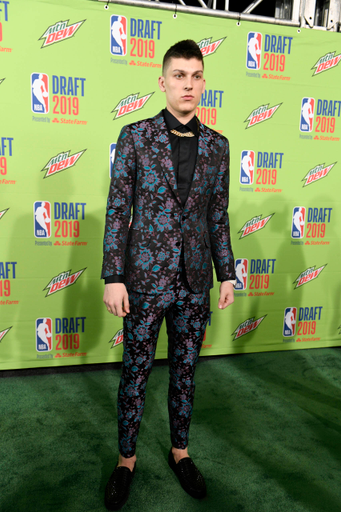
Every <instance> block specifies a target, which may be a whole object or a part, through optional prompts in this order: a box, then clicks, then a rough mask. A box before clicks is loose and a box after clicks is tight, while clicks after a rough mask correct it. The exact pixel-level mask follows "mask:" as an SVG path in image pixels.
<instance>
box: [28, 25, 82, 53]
mask: <svg viewBox="0 0 341 512" xmlns="http://www.w3.org/2000/svg"><path fill="white" fill-rule="evenodd" d="M69 21H70V20H65V21H58V22H57V23H54V24H53V25H50V26H49V27H48V28H47V29H46V30H45V32H44V34H43V35H42V36H41V37H40V38H39V39H38V40H39V41H40V40H41V39H45V41H44V42H43V44H42V46H41V48H45V47H46V46H51V44H54V43H59V42H60V41H65V39H70V37H73V36H74V35H75V33H76V32H77V30H78V29H79V27H80V26H81V25H83V23H84V21H86V20H82V21H77V23H73V24H72V25H68V23H69Z"/></svg>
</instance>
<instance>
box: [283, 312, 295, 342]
mask: <svg viewBox="0 0 341 512" xmlns="http://www.w3.org/2000/svg"><path fill="white" fill-rule="evenodd" d="M296 320H297V308H285V310H284V320H283V336H284V337H285V338H291V337H292V336H295V334H296Z"/></svg>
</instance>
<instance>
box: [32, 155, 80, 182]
mask: <svg viewBox="0 0 341 512" xmlns="http://www.w3.org/2000/svg"><path fill="white" fill-rule="evenodd" d="M85 151H86V149H83V150H82V151H79V152H78V153H74V154H73V155H70V150H69V151H65V152H62V153H59V154H58V155H56V156H53V157H52V158H51V159H50V160H49V161H48V163H47V164H46V165H45V166H44V167H43V169H42V171H46V173H45V176H44V178H48V177H49V176H53V175H54V174H57V173H58V172H61V171H65V169H70V167H73V166H74V165H76V162H77V161H78V160H79V159H80V157H81V156H82V155H83V153H84V152H85Z"/></svg>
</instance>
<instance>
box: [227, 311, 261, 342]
mask: <svg viewBox="0 0 341 512" xmlns="http://www.w3.org/2000/svg"><path fill="white" fill-rule="evenodd" d="M265 317H266V315H264V316H261V317H260V318H258V319H257V320H255V317H252V318H248V320H245V321H244V322H242V323H241V324H239V325H238V327H237V329H236V330H235V331H233V333H232V334H231V336H233V335H234V338H233V340H232V341H235V340H237V339H238V338H241V337H242V336H245V334H248V333H249V332H251V331H254V330H255V329H257V327H258V326H259V324H260V323H261V322H262V321H263V320H264V318H265Z"/></svg>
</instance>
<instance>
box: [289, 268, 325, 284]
mask: <svg viewBox="0 0 341 512" xmlns="http://www.w3.org/2000/svg"><path fill="white" fill-rule="evenodd" d="M326 266H327V264H326V265H323V266H322V267H319V268H316V265H315V266H314V267H310V268H307V270H304V271H303V272H301V274H300V275H299V276H298V277H297V278H296V279H295V281H294V283H293V284H296V286H295V288H294V290H296V288H299V287H300V286H302V285H304V284H306V283H309V281H313V279H316V278H317V277H318V276H319V275H320V274H321V272H322V270H323V269H324V268H325V267H326Z"/></svg>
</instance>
